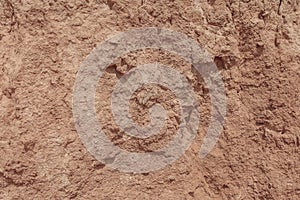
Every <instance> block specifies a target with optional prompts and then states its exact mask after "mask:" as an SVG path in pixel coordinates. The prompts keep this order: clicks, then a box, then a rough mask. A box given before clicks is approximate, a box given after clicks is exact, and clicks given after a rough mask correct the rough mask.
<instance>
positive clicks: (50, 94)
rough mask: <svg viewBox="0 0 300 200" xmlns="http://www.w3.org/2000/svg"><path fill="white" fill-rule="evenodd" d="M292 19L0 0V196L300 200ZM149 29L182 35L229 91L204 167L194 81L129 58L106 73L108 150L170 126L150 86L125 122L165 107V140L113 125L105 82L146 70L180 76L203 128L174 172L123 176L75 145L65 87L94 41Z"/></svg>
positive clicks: (193, 5) (227, 8)
mask: <svg viewBox="0 0 300 200" xmlns="http://www.w3.org/2000/svg"><path fill="white" fill-rule="evenodd" d="M299 10H300V2H299V0H276V1H266V0H253V1H249V0H239V1H233V0H225V1H223V0H207V1H204V0H203V1H202V0H196V1H195V2H193V1H190V0H173V1H165V0H162V1H156V0H107V1H104V0H98V1H95V0H74V1H66V0H45V1H44V0H43V1H40V0H0V156H1V159H0V199H5V200H6V199H18V200H19V199H172V200H177V199H178V200H179V199H180V200H181V199H300V175H299V174H300V157H299V155H300V154H299V152H300V151H299V149H300V135H299V134H300V125H299V124H300V101H299V97H300V94H299V88H300V81H299V80H300V31H299V30H300V11H299ZM149 26H151V27H153V26H155V27H163V28H168V29H171V30H175V31H178V32H182V33H184V34H186V35H188V36H189V37H191V38H193V39H194V40H195V41H197V42H198V43H199V44H201V45H202V47H204V48H205V49H206V50H207V51H209V52H210V53H211V54H212V55H213V56H214V60H215V62H216V64H217V66H218V68H219V70H220V71H221V74H222V78H223V81H224V83H225V86H226V94H227V98H228V99H227V107H228V110H227V117H226V124H225V126H224V129H225V130H224V132H223V133H222V135H221V137H220V138H219V141H218V143H217V145H216V146H215V148H214V149H213V151H212V152H211V154H210V155H209V156H207V157H206V158H205V159H200V158H199V157H198V151H199V147H200V145H201V142H202V139H203V136H204V135H205V131H206V129H207V124H208V121H209V117H210V116H209V114H210V113H209V112H210V99H209V96H208V94H207V89H206V88H205V85H203V82H202V81H201V78H199V77H196V76H195V74H194V73H193V72H192V70H191V66H189V65H188V64H187V63H185V61H184V60H182V59H181V58H178V57H176V56H174V55H170V54H168V53H166V52H159V51H148V52H142V53H141V52H133V53H132V54H130V55H126V56H124V57H122V58H120V59H119V60H116V61H115V63H113V64H112V65H111V66H109V68H108V69H107V71H106V73H105V75H104V76H103V78H102V79H101V80H100V82H99V87H98V91H99V92H98V95H97V110H98V111H99V112H98V118H99V122H102V124H104V127H105V128H104V130H105V133H106V135H107V136H108V137H109V138H111V140H112V141H113V142H114V143H115V144H116V145H119V146H120V147H121V148H124V149H127V150H129V151H150V150H153V149H157V148H160V147H161V146H163V145H164V144H166V142H168V141H169V139H170V138H171V136H172V134H173V133H174V130H176V129H177V128H178V127H177V126H178V123H177V120H178V119H177V118H178V117H180V116H178V112H177V106H178V102H177V103H176V100H175V97H174V95H173V94H172V92H170V91H169V90H167V89H166V88H161V87H158V86H156V85H154V86H149V87H145V88H141V90H139V91H137V92H136V93H135V95H134V96H133V97H132V101H131V105H132V106H131V113H132V114H133V116H134V117H135V120H136V121H137V123H139V124H144V123H147V120H149V116H148V113H147V110H148V108H149V107H150V106H151V105H152V104H153V102H161V103H162V104H163V105H164V106H165V108H166V109H167V110H168V116H169V119H168V120H167V122H166V126H165V128H164V129H163V131H162V133H160V134H159V135H158V136H155V137H152V138H149V139H147V140H136V139H134V138H128V137H127V136H125V135H124V134H123V133H122V132H120V130H118V127H117V125H115V124H114V121H113V119H112V118H111V111H110V109H109V107H108V105H109V104H108V99H109V98H110V93H111V91H112V89H113V85H114V84H115V83H116V81H117V80H118V79H119V78H120V77H121V76H122V75H123V74H125V73H126V72H127V71H128V70H129V69H131V68H133V67H136V66H138V65H140V64H143V63H149V62H160V63H164V64H169V65H172V66H173V67H174V68H175V69H177V70H179V71H180V72H181V73H182V74H184V75H185V76H186V77H187V78H188V81H189V83H190V84H191V85H192V86H193V87H194V91H195V92H196V94H197V97H198V99H199V103H200V111H201V126H200V128H199V132H198V135H197V138H196V140H195V141H194V142H193V144H192V145H191V147H190V148H189V149H188V150H187V151H186V153H185V154H184V155H183V156H182V157H181V158H180V159H179V160H177V161H176V162H175V163H173V164H172V165H170V166H168V167H166V168H164V169H163V170H161V171H157V172H151V173H145V174H125V173H121V172H118V171H116V170H113V169H111V168H109V167H107V166H105V164H103V163H100V162H99V161H97V160H95V158H94V157H93V156H92V155H91V154H89V153H88V152H87V150H86V148H85V147H84V146H83V144H82V142H81V141H80V139H79V136H78V134H77V132H76V130H75V126H74V122H73V118H72V92H73V84H74V81H75V76H76V73H77V71H78V69H79V66H80V63H81V62H82V61H83V60H84V59H85V58H86V56H87V55H88V54H89V53H90V51H91V50H92V49H93V48H94V47H95V46H96V45H97V44H99V43H100V42H101V41H104V40H105V39H106V38H109V37H111V36H113V35H115V34H116V33H118V32H122V31H125V30H128V29H130V28H136V27H149ZM145 99H146V100H145ZM174 100H175V101H174Z"/></svg>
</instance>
